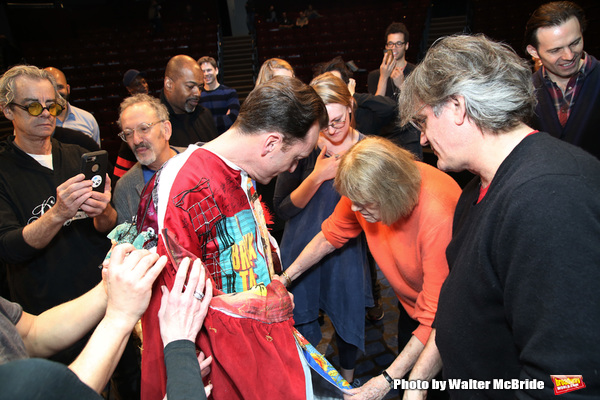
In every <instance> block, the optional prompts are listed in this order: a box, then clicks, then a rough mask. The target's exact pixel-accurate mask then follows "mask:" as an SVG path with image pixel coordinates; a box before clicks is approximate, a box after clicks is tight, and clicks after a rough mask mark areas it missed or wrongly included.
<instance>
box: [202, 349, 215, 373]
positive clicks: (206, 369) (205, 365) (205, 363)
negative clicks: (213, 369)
mask: <svg viewBox="0 0 600 400" xmlns="http://www.w3.org/2000/svg"><path fill="white" fill-rule="evenodd" d="M212 360H213V358H212V356H209V357H208V358H206V356H205V355H204V352H203V351H201V352H200V353H199V354H198V363H199V364H200V375H202V377H203V378H206V376H208V374H210V364H211V363H212Z"/></svg>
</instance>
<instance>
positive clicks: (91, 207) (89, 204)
mask: <svg viewBox="0 0 600 400" xmlns="http://www.w3.org/2000/svg"><path fill="white" fill-rule="evenodd" d="M84 182H91V181H84ZM104 182H105V183H104V192H94V191H92V195H91V196H90V197H89V198H88V199H87V200H86V201H85V202H83V204H82V205H81V210H82V211H85V213H86V214H87V215H88V216H89V217H90V218H94V217H97V216H98V215H100V214H102V212H104V210H105V209H106V207H107V206H108V203H110V199H111V189H110V177H109V176H108V174H106V179H105V180H104Z"/></svg>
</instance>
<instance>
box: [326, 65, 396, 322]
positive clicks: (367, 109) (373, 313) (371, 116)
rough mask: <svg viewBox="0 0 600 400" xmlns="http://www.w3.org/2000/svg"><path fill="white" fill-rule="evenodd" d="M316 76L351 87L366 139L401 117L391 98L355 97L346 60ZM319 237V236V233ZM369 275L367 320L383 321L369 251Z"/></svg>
mask: <svg viewBox="0 0 600 400" xmlns="http://www.w3.org/2000/svg"><path fill="white" fill-rule="evenodd" d="M314 71H315V73H319V74H320V73H323V72H326V71H331V72H332V73H333V74H336V75H338V76H339V77H340V78H341V79H342V80H343V81H344V82H345V83H346V84H347V85H348V90H349V91H350V93H351V94H352V97H353V98H354V101H355V102H356V110H355V111H354V115H355V118H354V120H355V121H356V129H357V130H358V131H359V132H362V133H364V134H365V135H377V136H379V135H381V129H382V128H383V127H384V126H386V125H387V124H390V123H394V121H395V120H396V116H397V112H396V110H397V106H398V105H397V103H396V101H395V100H394V99H392V98H390V97H387V96H380V95H372V94H369V93H355V92H354V91H355V88H356V81H354V79H352V78H351V77H352V71H351V70H350V69H349V68H348V67H347V66H346V63H344V60H343V59H342V57H340V56H337V57H335V58H333V59H332V60H330V61H327V62H324V63H320V64H317V65H316V66H315V68H314ZM315 233H317V232H315ZM367 260H368V262H369V273H370V275H371V294H372V296H373V306H372V307H371V306H369V307H367V311H366V317H367V319H369V320H371V321H380V320H381V319H383V316H384V311H383V302H382V299H381V285H380V284H379V281H378V279H377V265H376V264H375V260H374V259H373V255H372V254H371V252H370V251H367Z"/></svg>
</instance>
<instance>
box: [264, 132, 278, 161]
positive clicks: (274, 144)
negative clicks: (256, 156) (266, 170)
mask: <svg viewBox="0 0 600 400" xmlns="http://www.w3.org/2000/svg"><path fill="white" fill-rule="evenodd" d="M281 144H283V136H282V135H281V133H277V132H272V133H268V134H266V136H265V139H264V141H263V148H262V151H261V156H262V157H264V156H266V155H268V154H271V153H273V152H274V151H275V150H277V148H278V147H280V146H281Z"/></svg>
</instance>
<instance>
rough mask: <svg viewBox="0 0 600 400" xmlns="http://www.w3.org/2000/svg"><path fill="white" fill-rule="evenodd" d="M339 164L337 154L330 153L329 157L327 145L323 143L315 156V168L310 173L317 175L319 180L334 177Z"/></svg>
mask: <svg viewBox="0 0 600 400" xmlns="http://www.w3.org/2000/svg"><path fill="white" fill-rule="evenodd" d="M339 165H340V158H339V156H336V155H331V156H330V157H327V146H326V145H325V146H323V149H321V152H320V153H319V156H318V157H317V161H316V163H315V168H314V169H313V172H312V173H313V174H315V175H316V176H318V177H319V181H321V182H325V181H328V180H331V179H333V178H335V174H336V173H337V169H338V166H339Z"/></svg>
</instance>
